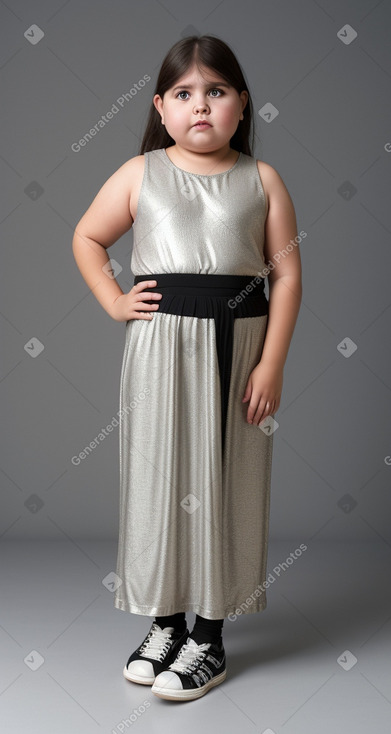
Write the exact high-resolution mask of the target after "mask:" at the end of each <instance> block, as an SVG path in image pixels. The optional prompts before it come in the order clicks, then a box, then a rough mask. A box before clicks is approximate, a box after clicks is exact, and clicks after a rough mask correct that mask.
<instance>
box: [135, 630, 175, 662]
mask: <svg viewBox="0 0 391 734" xmlns="http://www.w3.org/2000/svg"><path fill="white" fill-rule="evenodd" d="M171 634H172V633H171V632H167V631H165V630H162V629H160V627H158V626H156V625H154V626H153V627H152V630H151V631H150V633H149V638H148V639H147V640H145V642H143V644H142V645H141V647H140V655H142V656H143V657H147V658H153V660H162V659H163V657H164V655H165V654H166V652H167V650H168V648H169V647H170V644H171Z"/></svg>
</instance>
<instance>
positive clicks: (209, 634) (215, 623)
mask: <svg viewBox="0 0 391 734" xmlns="http://www.w3.org/2000/svg"><path fill="white" fill-rule="evenodd" d="M223 624H224V618H223V619H205V618H204V617H200V615H199V614H196V619H195V624H194V628H193V631H192V632H190V637H191V638H192V639H193V640H194V641H195V642H196V643H197V645H201V643H202V642H212V643H213V642H218V641H219V639H220V637H221V633H222V629H223Z"/></svg>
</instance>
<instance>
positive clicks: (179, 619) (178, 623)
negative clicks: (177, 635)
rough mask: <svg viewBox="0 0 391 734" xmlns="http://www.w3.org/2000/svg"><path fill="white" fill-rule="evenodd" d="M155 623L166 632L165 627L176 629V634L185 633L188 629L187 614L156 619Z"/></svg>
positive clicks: (182, 613)
mask: <svg viewBox="0 0 391 734" xmlns="http://www.w3.org/2000/svg"><path fill="white" fill-rule="evenodd" d="M155 622H156V623H157V624H158V625H159V627H161V628H162V630H164V628H165V627H174V629H175V632H184V631H185V629H186V615H185V612H178V613H177V614H170V616H168V617H155Z"/></svg>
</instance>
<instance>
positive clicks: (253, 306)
mask: <svg viewBox="0 0 391 734" xmlns="http://www.w3.org/2000/svg"><path fill="white" fill-rule="evenodd" d="M144 280H145V281H147V280H156V281H157V285H156V286H153V287H149V286H147V287H146V288H145V290H146V291H150V292H151V293H161V294H162V298H161V299H160V301H158V302H157V301H153V300H146V299H143V300H144V301H145V303H148V304H153V303H159V311H164V312H165V313H173V314H177V315H182V316H196V317H198V318H214V316H215V309H216V307H217V304H216V303H215V302H214V299H222V300H220V303H219V304H218V305H219V307H220V308H223V309H226V310H227V313H229V312H231V316H233V318H240V317H242V318H244V317H246V316H263V315H265V314H266V313H268V307H269V302H268V300H267V298H266V296H265V280H264V278H262V277H261V276H257V275H222V274H211V275H208V274H205V273H148V275H136V276H135V277H134V284H135V285H136V284H137V283H140V282H141V281H144Z"/></svg>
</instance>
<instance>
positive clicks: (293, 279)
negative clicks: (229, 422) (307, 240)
mask: <svg viewBox="0 0 391 734" xmlns="http://www.w3.org/2000/svg"><path fill="white" fill-rule="evenodd" d="M260 166H262V169H261V168H260ZM258 167H259V168H260V174H261V176H262V181H263V183H264V188H265V191H266V192H267V196H268V200H269V210H268V215H267V218H266V222H265V248H264V255H265V262H266V264H267V266H268V267H269V268H270V265H269V262H270V263H271V264H272V265H274V268H273V269H270V272H269V275H268V281H269V316H268V321H267V328H266V335H265V341H264V344H263V349H262V354H261V359H260V361H259V362H258V364H257V365H256V367H255V368H254V369H253V370H252V372H251V374H250V376H249V378H248V381H247V385H246V390H245V393H244V397H243V398H242V402H247V401H248V400H249V401H250V402H249V405H248V409H247V422H248V423H254V424H256V425H259V424H260V423H262V421H263V420H264V419H265V418H267V416H268V415H272V414H273V413H275V412H276V411H277V410H278V408H279V406H280V400H281V392H282V384H283V370H284V365H285V361H286V358H287V354H288V350H289V346H290V342H291V339H292V335H293V330H294V328H295V324H296V321H297V316H298V313H299V309H300V303H301V297H302V282H301V261H300V253H299V246H298V245H296V244H295V243H294V239H295V237H297V225H296V215H295V210H294V207H293V203H292V200H291V197H290V195H289V193H288V190H287V188H286V186H285V184H284V182H283V180H282V179H281V177H280V175H279V174H278V173H277V171H276V170H275V169H274V168H272V167H271V166H269V165H268V164H267V163H258ZM287 245H289V250H287ZM292 245H293V246H292Z"/></svg>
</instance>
